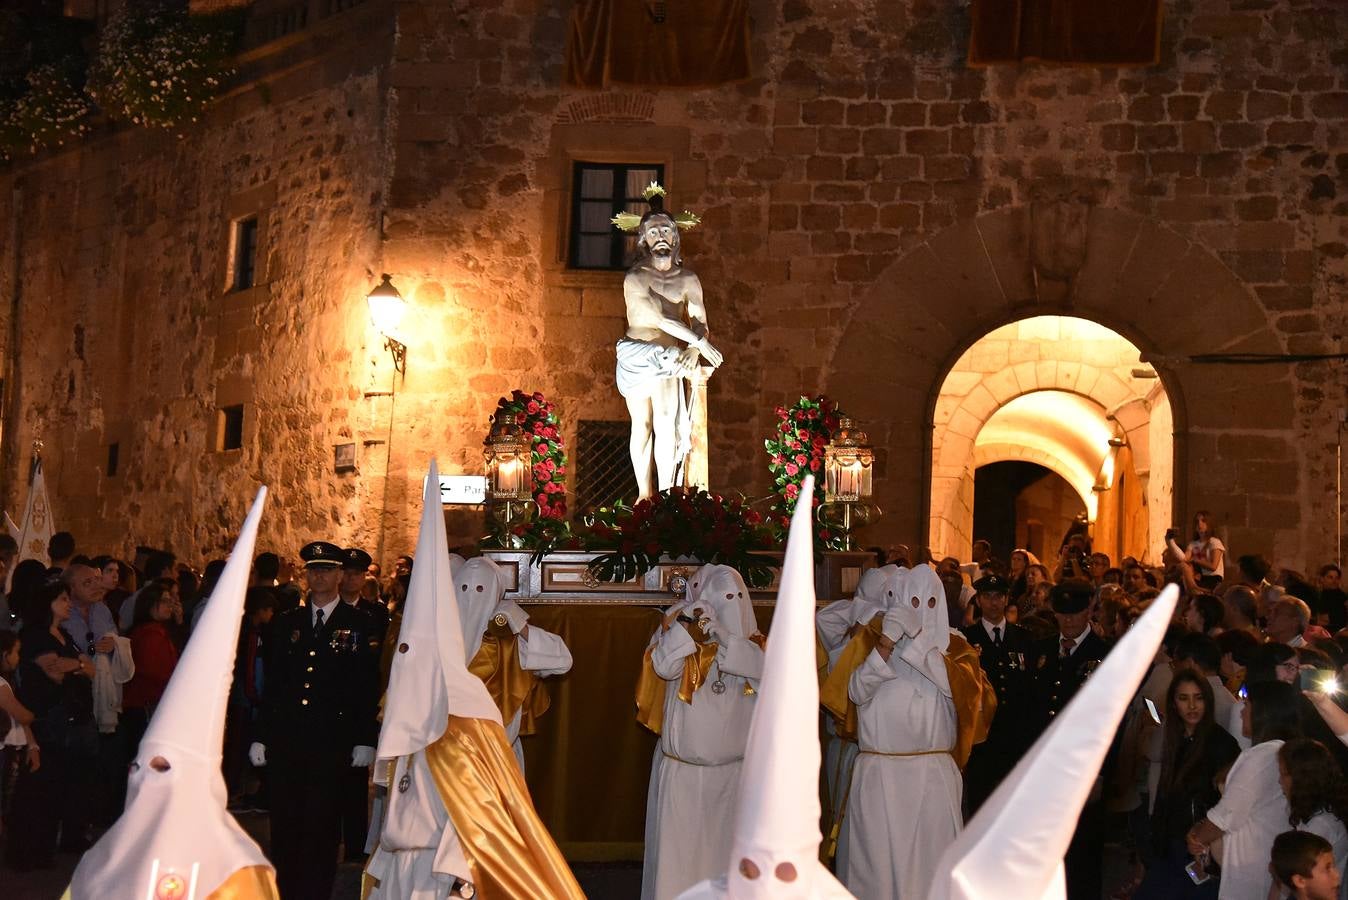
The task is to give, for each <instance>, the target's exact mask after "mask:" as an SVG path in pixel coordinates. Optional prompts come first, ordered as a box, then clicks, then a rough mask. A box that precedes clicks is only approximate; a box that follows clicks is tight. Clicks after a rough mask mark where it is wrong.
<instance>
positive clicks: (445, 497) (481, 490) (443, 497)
mask: <svg viewBox="0 0 1348 900" xmlns="http://www.w3.org/2000/svg"><path fill="white" fill-rule="evenodd" d="M423 486H424V482H423ZM440 502H441V503H442V504H444V505H445V506H474V505H477V504H481V503H486V502H487V476H485V475H441V476H440Z"/></svg>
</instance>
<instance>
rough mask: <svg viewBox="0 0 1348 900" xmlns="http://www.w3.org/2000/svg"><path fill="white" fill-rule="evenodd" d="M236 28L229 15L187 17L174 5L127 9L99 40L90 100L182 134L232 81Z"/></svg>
mask: <svg viewBox="0 0 1348 900" xmlns="http://www.w3.org/2000/svg"><path fill="white" fill-rule="evenodd" d="M237 26H238V18H237V17H236V16H233V15H227V16H193V15H190V14H189V13H188V10H187V7H186V6H185V5H184V4H183V3H182V2H180V0H136V2H134V3H126V4H124V5H123V6H122V7H121V8H120V9H118V10H117V12H115V13H114V14H113V15H112V17H111V18H109V19H108V23H107V25H106V26H104V28H103V32H102V34H101V35H100V36H99V42H98V55H97V57H96V59H95V60H94V65H93V67H92V69H91V71H90V73H89V92H90V93H91V94H92V95H93V97H94V98H95V99H96V100H97V101H98V103H99V105H100V106H101V107H102V108H103V110H104V111H105V112H107V113H108V115H110V116H113V117H116V118H120V119H126V120H129V121H131V122H134V123H135V124H137V125H145V126H148V127H152V128H167V129H181V128H183V127H184V126H185V125H187V124H188V123H190V122H195V121H197V119H198V118H199V117H200V115H201V113H202V111H203V110H204V109H205V108H206V105H207V104H208V103H209V102H210V101H211V100H212V99H213V98H214V97H216V96H217V95H218V94H219V92H220V89H221V87H222V85H223V84H224V81H225V79H226V78H228V77H229V76H230V75H231V74H232V73H233V69H232V68H231V66H230V55H231V53H232V51H233V45H234V41H235V38H236V35H237V32H238V27H237Z"/></svg>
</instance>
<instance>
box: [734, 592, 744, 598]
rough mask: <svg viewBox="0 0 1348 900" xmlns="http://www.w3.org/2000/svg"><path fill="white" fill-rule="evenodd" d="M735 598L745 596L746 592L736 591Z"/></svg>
mask: <svg viewBox="0 0 1348 900" xmlns="http://www.w3.org/2000/svg"><path fill="white" fill-rule="evenodd" d="M735 596H736V597H743V596H744V591H736V592H735Z"/></svg>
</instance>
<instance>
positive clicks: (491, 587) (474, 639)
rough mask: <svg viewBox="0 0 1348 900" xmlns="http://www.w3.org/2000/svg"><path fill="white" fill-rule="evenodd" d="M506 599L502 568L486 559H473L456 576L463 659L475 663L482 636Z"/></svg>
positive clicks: (460, 568) (483, 557)
mask: <svg viewBox="0 0 1348 900" xmlns="http://www.w3.org/2000/svg"><path fill="white" fill-rule="evenodd" d="M504 596H505V581H504V579H503V578H502V573H501V567H500V566H498V565H497V564H496V563H495V562H493V561H492V560H490V559H488V558H487V557H485V556H474V557H473V558H472V559H470V560H468V561H467V562H465V563H464V564H463V565H462V566H459V567H458V568H457V569H456V570H455V572H454V597H455V599H456V600H457V601H458V604H459V625H460V627H461V628H462V630H463V659H464V662H466V663H472V661H473V657H474V656H477V651H478V649H479V648H481V646H482V635H483V634H485V633H486V631H487V626H488V625H490V624H491V620H492V616H494V615H495V614H496V607H497V605H498V604H499V603H500V602H501V598H502V597H504Z"/></svg>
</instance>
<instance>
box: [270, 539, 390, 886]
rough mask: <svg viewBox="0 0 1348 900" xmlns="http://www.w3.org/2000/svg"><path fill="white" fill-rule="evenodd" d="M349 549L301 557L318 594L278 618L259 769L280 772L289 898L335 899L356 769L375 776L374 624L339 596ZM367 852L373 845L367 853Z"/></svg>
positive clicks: (275, 839)
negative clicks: (346, 802) (344, 811)
mask: <svg viewBox="0 0 1348 900" xmlns="http://www.w3.org/2000/svg"><path fill="white" fill-rule="evenodd" d="M342 558H343V557H342V550H341V548H340V547H337V546H335V545H333V544H330V543H328V542H326V541H313V542H311V543H309V544H306V545H305V546H304V548H303V549H302V550H300V559H302V560H303V561H304V574H305V579H306V581H307V582H308V588H309V591H308V594H307V595H306V597H305V602H304V605H303V606H300V607H298V608H297V609H292V610H287V611H286V612H284V613H281V614H280V615H278V616H276V618H275V619H274V620H273V621H272V635H271V638H270V644H269V648H268V653H267V659H266V668H265V670H264V676H265V680H264V682H263V697H262V711H261V716H260V717H259V721H258V729H259V742H258V743H255V744H253V746H252V747H251V748H250V749H249V756H250V757H251V758H252V760H253V763H254V765H267V766H269V768H270V770H271V774H270V781H269V783H270V785H271V860H272V862H273V863H274V864H275V866H276V882H277V886H278V887H279V888H280V893H281V896H282V897H283V898H284V900H329V898H330V897H331V896H332V884H333V879H334V877H335V876H336V871H337V843H338V841H339V840H340V838H341V834H340V821H341V800H342V797H343V796H345V795H346V792H344V791H343V788H344V787H345V786H346V785H348V784H349V783H350V779H351V776H350V771H349V770H350V769H351V768H353V767H354V768H357V769H363V770H366V771H368V769H369V766H370V765H371V764H372V763H373V762H374V748H375V745H376V743H377V741H378V736H379V726H378V723H377V722H376V720H375V715H376V708H377V705H378V702H379V668H378V660H379V656H378V651H377V642H376V640H375V636H374V634H373V630H374V625H373V623H372V622H371V620H370V617H369V616H367V615H366V614H365V613H363V612H361V611H360V610H358V609H356V608H355V607H353V606H350V605H348V604H346V603H342V602H341V600H340V598H339V596H338V590H337V587H338V582H339V578H340V576H341V565H342ZM362 849H363V848H362Z"/></svg>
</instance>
